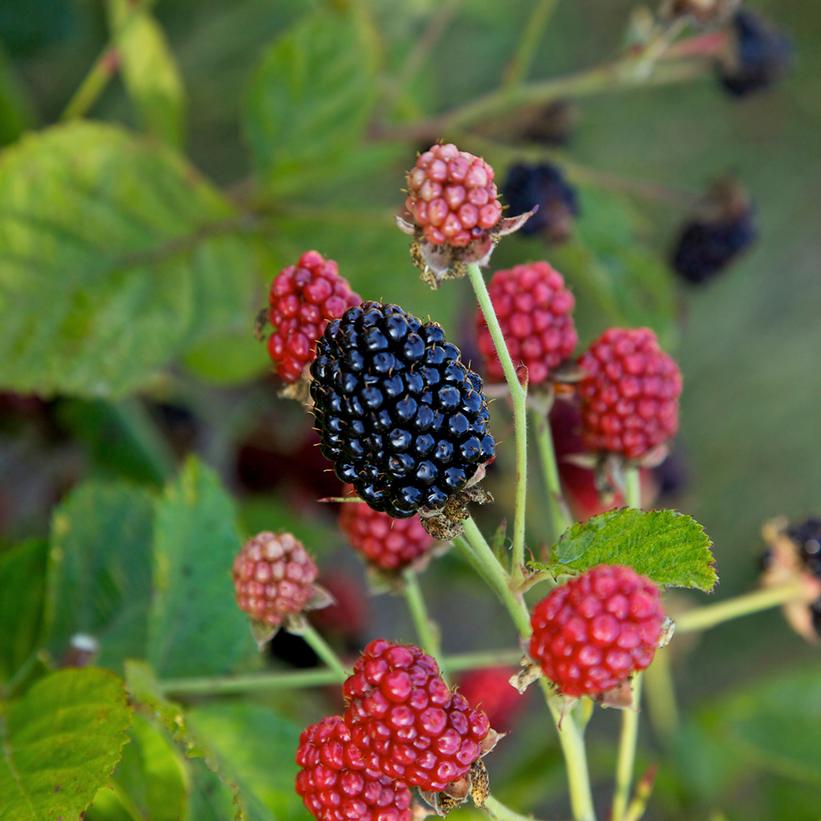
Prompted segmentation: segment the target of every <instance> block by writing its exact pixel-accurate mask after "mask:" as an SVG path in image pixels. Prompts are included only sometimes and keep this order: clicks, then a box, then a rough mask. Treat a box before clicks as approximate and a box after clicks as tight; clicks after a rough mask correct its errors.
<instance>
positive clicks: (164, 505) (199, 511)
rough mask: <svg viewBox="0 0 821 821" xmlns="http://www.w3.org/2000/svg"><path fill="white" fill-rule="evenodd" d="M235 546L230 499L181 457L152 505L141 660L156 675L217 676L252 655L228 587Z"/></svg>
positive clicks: (246, 628) (245, 623)
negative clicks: (150, 588) (149, 587)
mask: <svg viewBox="0 0 821 821" xmlns="http://www.w3.org/2000/svg"><path fill="white" fill-rule="evenodd" d="M240 547H241V540H240V536H239V533H238V531H237V526H236V514H235V511H234V506H233V504H232V502H231V500H230V499H229V498H228V496H227V495H226V494H225V491H224V490H223V489H222V487H221V486H220V483H219V480H218V479H217V477H216V475H215V474H214V473H213V472H212V471H210V470H208V469H207V468H205V467H204V466H203V465H202V464H200V463H199V462H197V461H196V460H193V459H192V460H189V461H188V462H187V463H186V464H185V467H184V468H183V471H182V473H181V475H180V477H179V479H178V480H177V481H176V482H174V483H173V484H171V485H169V486H168V487H167V488H166V490H165V493H164V494H163V496H162V498H161V499H160V500H159V501H158V503H157V513H156V527H155V534H154V591H155V595H154V600H153V602H152V606H151V616H150V620H149V643H148V660H149V661H150V662H151V664H152V666H153V667H154V669H155V670H156V671H157V673H158V674H160V675H161V676H169V677H170V676H186V675H209V674H216V673H225V672H227V671H229V670H232V669H234V668H235V667H236V666H237V665H238V664H240V663H242V662H247V661H248V660H249V659H251V658H254V657H255V656H256V649H255V646H254V642H253V640H252V638H251V631H250V629H249V626H248V620H247V618H246V616H245V615H244V614H243V613H242V611H241V610H240V609H239V608H238V607H237V605H236V602H235V600H234V589H233V585H232V583H231V565H232V563H233V560H234V556H235V555H236V554H237V553H238V552H239V549H240Z"/></svg>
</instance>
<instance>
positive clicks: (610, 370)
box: [579, 328, 681, 459]
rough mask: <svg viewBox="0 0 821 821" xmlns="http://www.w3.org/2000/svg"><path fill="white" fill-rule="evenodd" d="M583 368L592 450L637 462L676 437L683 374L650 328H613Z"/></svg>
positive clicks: (585, 433)
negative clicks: (661, 346)
mask: <svg viewBox="0 0 821 821" xmlns="http://www.w3.org/2000/svg"><path fill="white" fill-rule="evenodd" d="M579 365H580V366H581V368H582V370H583V371H584V373H585V376H584V378H583V379H582V381H581V383H580V385H579V392H580V394H581V399H582V438H583V440H584V443H585V446H586V447H587V448H589V449H590V450H596V451H607V452H610V453H620V454H622V455H623V456H624V457H626V458H627V459H638V458H640V457H641V456H644V455H645V454H646V453H648V452H649V451H651V450H653V449H654V448H656V447H658V446H660V445H663V444H664V443H665V442H666V441H667V440H668V439H670V438H671V437H673V436H675V434H676V432H677V431H678V400H679V396H680V395H681V372H680V371H679V369H678V365H676V363H675V361H674V360H673V358H672V357H670V356H668V355H667V354H666V353H664V351H662V350H661V348H660V347H659V344H658V340H657V339H656V335H655V334H654V333H653V331H651V330H650V329H649V328H632V329H629V328H609V329H608V330H606V331H605V332H604V333H603V334H602V335H601V336H600V337H599V338H598V339H597V340H596V341H595V342H593V344H592V345H591V346H590V348H589V349H588V350H587V352H586V353H585V354H584V355H583V356H582V357H581V358H580V359H579Z"/></svg>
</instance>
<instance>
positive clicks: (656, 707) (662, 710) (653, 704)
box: [644, 648, 681, 744]
mask: <svg viewBox="0 0 821 821" xmlns="http://www.w3.org/2000/svg"><path fill="white" fill-rule="evenodd" d="M644 682H645V692H646V694H647V699H646V700H647V711H648V714H649V716H650V723H651V724H652V725H653V729H654V730H655V732H656V735H657V736H658V738H659V739H660V740H661V741H663V742H664V743H665V744H669V743H670V741H671V740H672V738H673V736H674V735H675V734H676V732H677V731H678V727H679V724H680V723H681V722H680V720H679V711H678V704H677V703H676V690H675V683H674V681H673V675H672V670H671V669H670V652H669V650H667V649H666V648H661V649H660V650H658V651H657V652H656V657H655V658H654V659H653V663H652V664H651V665H650V666H649V667H648V668H647V670H645V672H644Z"/></svg>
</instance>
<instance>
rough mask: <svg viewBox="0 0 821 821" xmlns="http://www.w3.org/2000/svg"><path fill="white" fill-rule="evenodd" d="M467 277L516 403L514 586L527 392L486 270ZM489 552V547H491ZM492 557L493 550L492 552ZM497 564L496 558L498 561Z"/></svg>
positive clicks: (471, 268)
mask: <svg viewBox="0 0 821 821" xmlns="http://www.w3.org/2000/svg"><path fill="white" fill-rule="evenodd" d="M467 275H468V278H469V279H470V284H471V285H472V286H473V291H474V293H475V294H476V299H477V301H478V302H479V308H480V310H481V311H482V316H483V317H484V319H485V323H486V324H487V327H488V330H489V331H490V336H491V338H492V339H493V345H494V347H495V348H496V354H497V356H498V357H499V362H500V363H501V365H502V370H503V371H504V374H505V381H506V382H507V387H508V390H509V391H510V400H511V402H512V403H513V435H514V439H515V450H516V499H515V507H514V511H513V550H512V555H511V575H512V577H513V582H514V584H519V583H521V581H522V579H523V577H524V576H523V567H524V558H525V506H526V503H527V389H526V388H524V387H522V385H521V383H520V382H519V377H518V374H517V373H516V366H515V365H514V364H513V360H512V359H511V358H510V352H509V351H508V349H507V343H506V342H505V338H504V335H503V334H502V328H501V326H500V325H499V320H498V318H497V317H496V311H494V310H493V303H492V302H491V299H490V294H489V293H488V290H487V286H486V285H485V279H484V277H483V276H482V270H481V268H479V266H478V265H477V264H476V263H475V262H472V263H470V264H469V265H468V266H467ZM488 549H489V548H488ZM491 555H492V551H491ZM495 561H496V559H495V557H494V562H495Z"/></svg>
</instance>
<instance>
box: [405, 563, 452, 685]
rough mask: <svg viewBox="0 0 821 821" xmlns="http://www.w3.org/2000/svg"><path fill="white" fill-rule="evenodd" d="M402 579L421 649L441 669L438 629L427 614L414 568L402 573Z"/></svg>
mask: <svg viewBox="0 0 821 821" xmlns="http://www.w3.org/2000/svg"><path fill="white" fill-rule="evenodd" d="M402 578H403V581H404V585H403V590H402V592H403V593H404V595H405V601H406V602H407V603H408V610H409V611H410V615H411V620H412V621H413V626H414V628H415V629H416V635H417V636H418V637H419V643H420V645H421V646H422V649H423V650H424V651H425V652H426V653H428V654H429V655H431V656H433V657H434V658H435V659H436V663H437V664H438V665H439V667H440V668H441V669H444V665H443V664H442V646H441V643H440V641H439V629H438V627H437V626H436V625H435V624H434V623H433V621H431V618H430V616H429V615H428V609H427V606H426V605H425V599H424V597H423V596H422V589H421V587H420V586H419V577H418V574H417V573H416V571H415V570H412V569H408V570H406V571H405V572H404V573H403V574H402Z"/></svg>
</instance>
